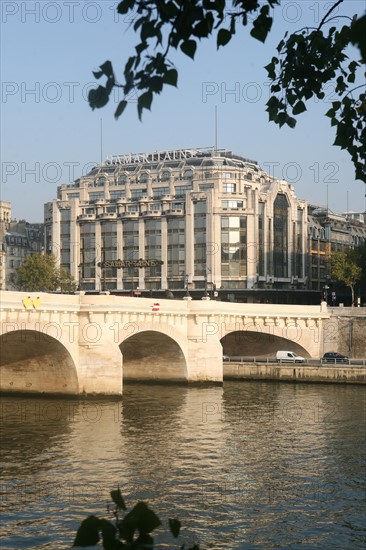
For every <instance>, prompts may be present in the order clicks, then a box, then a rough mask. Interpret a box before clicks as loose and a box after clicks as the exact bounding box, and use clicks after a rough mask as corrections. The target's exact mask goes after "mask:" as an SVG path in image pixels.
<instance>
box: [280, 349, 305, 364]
mask: <svg viewBox="0 0 366 550" xmlns="http://www.w3.org/2000/svg"><path fill="white" fill-rule="evenodd" d="M276 359H277V363H305V358H304V357H301V355H297V354H296V353H295V352H294V351H278V352H277V353H276Z"/></svg>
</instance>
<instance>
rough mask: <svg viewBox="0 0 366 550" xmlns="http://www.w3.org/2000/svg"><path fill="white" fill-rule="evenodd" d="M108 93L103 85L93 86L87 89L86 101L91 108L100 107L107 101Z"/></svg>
mask: <svg viewBox="0 0 366 550" xmlns="http://www.w3.org/2000/svg"><path fill="white" fill-rule="evenodd" d="M108 100H109V94H108V92H107V90H106V89H105V88H104V87H103V86H98V88H93V89H92V90H90V91H89V94H88V101H89V105H90V107H91V108H92V109H93V111H94V109H100V108H101V107H104V105H106V104H107V103H108Z"/></svg>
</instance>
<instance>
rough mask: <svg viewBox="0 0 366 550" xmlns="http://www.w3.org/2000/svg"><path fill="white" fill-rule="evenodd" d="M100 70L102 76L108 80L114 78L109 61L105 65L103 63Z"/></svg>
mask: <svg viewBox="0 0 366 550" xmlns="http://www.w3.org/2000/svg"><path fill="white" fill-rule="evenodd" d="M100 68H101V70H102V71H103V74H105V75H106V76H107V77H108V78H111V77H112V78H114V74H113V67H112V63H111V62H110V61H106V62H105V63H103V65H101V66H100Z"/></svg>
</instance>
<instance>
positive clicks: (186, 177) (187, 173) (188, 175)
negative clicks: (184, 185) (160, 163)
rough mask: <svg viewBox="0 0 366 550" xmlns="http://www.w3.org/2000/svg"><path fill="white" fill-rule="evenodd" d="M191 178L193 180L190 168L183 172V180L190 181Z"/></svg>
mask: <svg viewBox="0 0 366 550" xmlns="http://www.w3.org/2000/svg"><path fill="white" fill-rule="evenodd" d="M192 178H193V172H192V170H191V169H190V168H189V169H188V170H185V172H184V174H183V179H184V180H191V179H192Z"/></svg>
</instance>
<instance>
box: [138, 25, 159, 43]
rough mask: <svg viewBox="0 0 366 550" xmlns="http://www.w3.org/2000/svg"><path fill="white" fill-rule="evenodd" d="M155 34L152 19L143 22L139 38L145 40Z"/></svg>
mask: <svg viewBox="0 0 366 550" xmlns="http://www.w3.org/2000/svg"><path fill="white" fill-rule="evenodd" d="M155 35H156V25H155V22H154V21H148V22H145V23H144V24H143V25H142V28H141V40H142V41H145V40H146V39H147V38H150V37H152V36H155Z"/></svg>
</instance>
